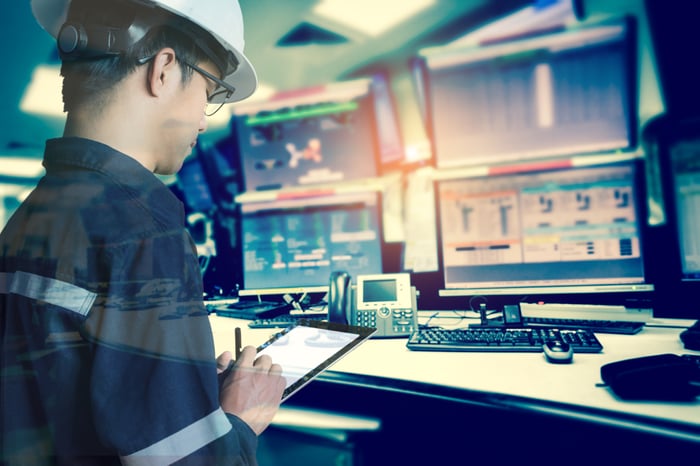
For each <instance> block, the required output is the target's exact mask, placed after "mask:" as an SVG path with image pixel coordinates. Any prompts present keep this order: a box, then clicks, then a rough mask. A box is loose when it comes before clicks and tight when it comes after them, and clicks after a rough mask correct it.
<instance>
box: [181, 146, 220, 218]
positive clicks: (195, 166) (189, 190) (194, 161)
mask: <svg viewBox="0 0 700 466" xmlns="http://www.w3.org/2000/svg"><path fill="white" fill-rule="evenodd" d="M176 186H177V187H178V188H179V189H180V191H181V193H182V197H183V199H182V200H183V202H184V204H185V206H186V208H187V211H188V212H201V213H208V212H210V211H211V210H212V209H213V208H214V205H215V202H214V197H213V194H212V191H211V188H210V186H209V183H208V181H207V177H206V175H205V174H204V168H203V167H202V163H201V159H200V158H199V157H198V156H196V155H195V156H192V157H189V158H188V159H186V160H185V161H184V162H183V164H182V168H181V169H180V171H179V172H178V173H177V182H176Z"/></svg>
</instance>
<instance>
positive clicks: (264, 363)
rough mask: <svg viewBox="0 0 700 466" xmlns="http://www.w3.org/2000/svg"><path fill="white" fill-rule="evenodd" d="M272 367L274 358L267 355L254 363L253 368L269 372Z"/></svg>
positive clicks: (259, 357)
mask: <svg viewBox="0 0 700 466" xmlns="http://www.w3.org/2000/svg"><path fill="white" fill-rule="evenodd" d="M270 366H272V358H271V357H270V356H268V355H267V354H263V355H261V356H258V358H257V359H256V360H255V362H254V363H253V367H255V368H256V369H260V370H263V371H267V370H269V369H270Z"/></svg>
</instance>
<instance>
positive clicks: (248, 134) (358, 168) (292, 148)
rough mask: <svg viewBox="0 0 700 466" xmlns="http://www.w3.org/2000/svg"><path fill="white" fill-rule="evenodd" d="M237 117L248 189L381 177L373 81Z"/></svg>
mask: <svg viewBox="0 0 700 466" xmlns="http://www.w3.org/2000/svg"><path fill="white" fill-rule="evenodd" d="M234 113H235V116H234V121H235V124H236V134H237V135H238V143H239V148H240V157H241V166H242V170H243V176H244V180H245V181H244V184H245V190H246V191H262V190H276V189H282V188H288V187H295V186H307V185H315V184H330V183H337V182H343V181H350V180H357V179H363V178H372V177H375V176H377V135H376V125H375V108H374V102H373V98H372V93H371V86H370V80H369V79H362V80H356V81H349V82H344V83H332V84H329V85H327V86H322V87H320V88H314V89H308V90H299V91H296V92H288V93H285V94H284V95H282V96H279V95H278V96H276V97H274V98H271V99H269V100H266V101H264V102H255V101H254V102H252V103H250V104H247V105H243V104H241V105H237V106H236V108H235V109H234Z"/></svg>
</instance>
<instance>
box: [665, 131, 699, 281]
mask: <svg viewBox="0 0 700 466" xmlns="http://www.w3.org/2000/svg"><path fill="white" fill-rule="evenodd" d="M669 155H670V167H671V183H672V189H673V195H672V204H673V208H674V209H675V211H674V214H675V215H674V216H673V217H674V218H675V223H676V224H675V229H674V230H675V232H676V235H677V245H678V252H679V253H680V257H679V259H680V272H681V275H680V278H681V280H682V281H698V282H700V233H699V232H700V137H694V138H684V139H681V140H679V141H678V142H676V143H675V144H673V146H672V147H671V148H670V151H669Z"/></svg>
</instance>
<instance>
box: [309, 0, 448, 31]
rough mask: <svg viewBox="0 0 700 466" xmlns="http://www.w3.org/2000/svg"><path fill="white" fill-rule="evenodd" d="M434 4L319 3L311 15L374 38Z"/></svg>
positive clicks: (424, 0)
mask: <svg viewBox="0 0 700 466" xmlns="http://www.w3.org/2000/svg"><path fill="white" fill-rule="evenodd" d="M434 4H435V0H352V1H348V0H321V1H320V2H319V3H318V4H317V5H316V6H315V7H314V9H313V12H314V14H317V15H319V16H322V17H324V18H328V19H330V20H332V21H335V22H337V23H340V24H344V25H346V26H350V27H351V28H353V29H356V30H358V31H361V32H363V33H365V34H367V35H369V36H372V37H376V36H379V35H380V34H382V33H384V32H386V31H388V30H389V29H391V28H392V27H394V26H396V25H397V24H399V23H402V22H404V21H406V20H407V19H408V18H411V17H412V16H415V15H417V14H418V13H419V12H421V11H423V10H425V9H426V8H428V7H430V6H432V5H434Z"/></svg>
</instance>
